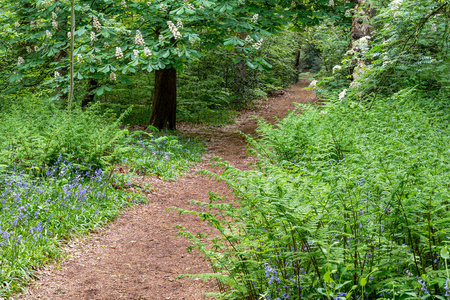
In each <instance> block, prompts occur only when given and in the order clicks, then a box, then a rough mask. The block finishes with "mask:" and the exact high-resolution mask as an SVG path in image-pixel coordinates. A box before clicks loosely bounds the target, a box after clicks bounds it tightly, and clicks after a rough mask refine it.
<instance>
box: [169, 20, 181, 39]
mask: <svg viewBox="0 0 450 300" xmlns="http://www.w3.org/2000/svg"><path fill="white" fill-rule="evenodd" d="M167 26H169V29H170V32H172V35H173V37H174V38H175V39H176V40H177V39H179V38H181V33H180V32H179V31H178V28H177V27H176V26H175V24H173V22H172V21H167Z"/></svg>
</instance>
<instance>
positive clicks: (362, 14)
mask: <svg viewBox="0 0 450 300" xmlns="http://www.w3.org/2000/svg"><path fill="white" fill-rule="evenodd" d="M368 1H369V0H355V3H356V5H355V15H354V16H353V19H352V30H351V39H350V48H351V49H352V50H353V51H354V52H355V53H358V52H361V49H360V47H358V41H359V40H360V39H362V38H366V39H371V38H372V26H371V25H370V20H371V19H372V17H373V16H374V15H375V9H374V8H373V6H372V5H371V4H366V2H368ZM361 41H363V40H361ZM358 56H359V55H358V54H357V55H356V57H357V58H356V60H355V62H354V63H353V64H354V66H355V67H354V68H353V70H352V72H353V74H352V77H353V80H354V81H355V80H357V79H358V78H359V76H361V74H362V73H363V72H364V67H365V66H366V65H367V61H365V60H364V59H361V58H359V57H358Z"/></svg>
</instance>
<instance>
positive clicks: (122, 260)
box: [19, 80, 315, 300]
mask: <svg viewBox="0 0 450 300" xmlns="http://www.w3.org/2000/svg"><path fill="white" fill-rule="evenodd" d="M308 84H309V81H308V80H301V81H300V82H299V83H298V84H296V85H294V86H293V87H292V88H290V89H288V90H286V91H283V92H280V93H278V95H275V96H274V97H272V98H269V99H268V100H267V101H265V102H264V103H263V104H262V105H261V106H260V107H258V108H257V110H255V111H249V112H245V113H242V114H241V115H240V116H239V117H238V118H237V119H236V122H235V124H232V125H228V126H224V127H218V128H207V127H202V126H198V127H192V126H189V125H185V124H180V125H179V130H180V131H182V132H184V133H187V134H190V135H193V136H197V137H198V138H201V139H203V140H204V141H205V142H206V144H207V149H206V150H207V153H206V154H205V156H204V159H203V161H202V162H201V163H199V164H197V165H195V166H194V168H192V170H191V171H190V172H188V173H187V174H185V175H184V176H183V177H180V178H179V179H178V180H177V181H173V182H164V181H162V180H159V179H158V178H154V177H145V178H142V180H143V181H145V182H146V183H149V184H151V185H152V186H153V187H154V188H155V189H154V190H153V191H152V192H151V193H150V194H148V195H147V197H148V203H147V204H143V205H136V206H135V207H132V208H129V209H126V210H125V211H124V212H123V214H122V215H121V216H119V217H118V218H117V219H116V220H115V221H114V222H112V223H111V224H110V225H109V227H108V228H105V229H102V230H99V231H98V232H95V233H92V234H90V235H89V236H85V237H83V238H80V239H76V240H73V241H72V242H71V243H69V244H68V245H67V246H66V251H67V253H68V257H67V259H65V260H63V261H62V262H60V263H59V264H54V265H50V266H48V267H46V268H45V269H42V270H39V271H37V272H36V274H35V275H36V280H34V281H32V282H31V283H30V285H29V287H28V290H27V291H26V292H25V294H23V295H22V296H20V297H19V299H46V300H47V299H48V300H50V299H64V300H66V299H67V300H69V299H73V300H82V299H86V300H93V299H105V300H106V299H108V300H114V299H155V300H159V299H171V300H181V299H189V300H196V299H207V298H206V297H205V296H204V295H203V294H204V293H205V292H208V291H216V290H217V287H216V286H215V284H214V282H213V281H211V282H203V280H198V278H196V279H197V280H196V279H188V278H177V277H178V275H180V274H196V273H202V272H211V268H210V266H209V265H208V263H207V262H204V261H203V259H202V257H201V256H199V255H196V254H195V252H193V253H187V252H186V250H185V249H186V247H188V246H189V242H188V241H186V240H184V239H183V238H180V237H176V234H177V232H178V230H177V229H174V228H173V226H175V225H181V226H184V227H186V228H189V229H190V230H191V231H192V232H198V231H202V232H211V230H210V228H209V227H208V226H207V225H206V224H204V223H201V222H199V221H198V220H197V219H196V218H195V217H194V216H191V215H182V216H179V215H178V213H177V212H176V211H173V210H170V211H167V209H168V208H169V207H172V206H176V207H182V208H186V209H198V207H196V206H193V205H191V204H189V203H187V202H188V201H189V200H192V199H195V200H201V201H205V200H207V197H208V191H209V190H212V191H214V192H218V193H220V194H222V195H226V194H227V193H228V190H227V188H226V186H225V185H224V184H223V183H217V182H214V181H212V180H209V179H207V178H204V177H202V176H201V175H198V174H196V172H197V171H198V170H201V169H208V170H214V169H213V167H212V165H211V163H209V160H210V159H211V158H212V157H215V156H220V157H222V158H224V159H225V160H227V161H229V162H230V164H231V165H234V166H236V167H238V168H240V169H247V168H249V163H250V162H251V161H252V160H253V158H252V157H249V156H247V154H246V143H245V140H244V138H243V137H242V136H241V135H239V134H237V133H235V131H236V130H240V131H242V132H244V133H246V134H252V135H255V134H256V133H255V129H256V125H257V122H256V120H255V119H253V118H252V116H257V117H260V118H265V119H266V120H268V121H270V122H275V119H274V118H275V117H276V118H283V117H284V116H286V114H287V113H288V110H293V109H294V107H295V106H294V104H293V103H294V102H297V103H301V102H303V103H305V102H312V101H315V98H314V97H315V94H314V92H313V91H312V90H309V91H303V90H302V88H304V87H306V86H308ZM215 171H218V170H215Z"/></svg>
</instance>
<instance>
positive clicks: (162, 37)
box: [158, 34, 164, 43]
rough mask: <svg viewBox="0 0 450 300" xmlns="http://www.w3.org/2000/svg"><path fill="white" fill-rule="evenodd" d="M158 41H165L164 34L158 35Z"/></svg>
mask: <svg viewBox="0 0 450 300" xmlns="http://www.w3.org/2000/svg"><path fill="white" fill-rule="evenodd" d="M158 41H159V42H160V43H162V42H163V41H164V36H163V35H162V34H160V35H159V36H158Z"/></svg>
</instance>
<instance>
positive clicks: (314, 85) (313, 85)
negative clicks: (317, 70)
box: [309, 79, 317, 88]
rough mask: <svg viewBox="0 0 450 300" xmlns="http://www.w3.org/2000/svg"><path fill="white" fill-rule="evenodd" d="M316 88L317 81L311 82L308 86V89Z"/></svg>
mask: <svg viewBox="0 0 450 300" xmlns="http://www.w3.org/2000/svg"><path fill="white" fill-rule="evenodd" d="M316 86H317V80H315V79H314V80H313V81H311V83H310V84H309V87H310V88H315V87H316Z"/></svg>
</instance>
